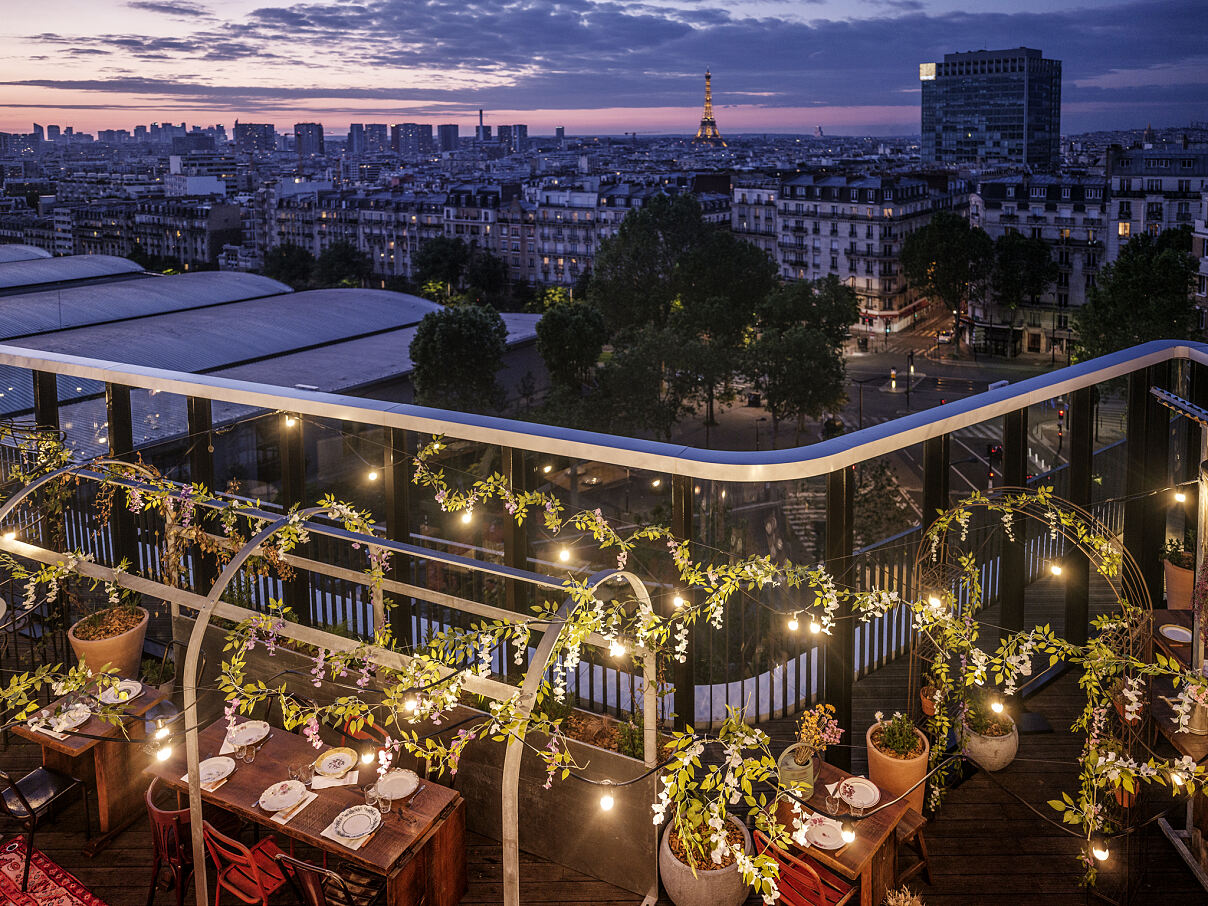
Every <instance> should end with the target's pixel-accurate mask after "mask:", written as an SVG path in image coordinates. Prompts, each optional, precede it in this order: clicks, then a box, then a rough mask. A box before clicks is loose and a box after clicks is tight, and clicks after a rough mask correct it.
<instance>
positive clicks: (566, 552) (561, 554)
mask: <svg viewBox="0 0 1208 906" xmlns="http://www.w3.org/2000/svg"><path fill="white" fill-rule="evenodd" d="M558 559H559V560H561V561H562V562H563V563H565V562H566V561H567V560H569V559H570V549H569V548H566V547H564V548H562V550H560V551H558Z"/></svg>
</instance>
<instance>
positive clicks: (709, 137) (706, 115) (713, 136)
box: [693, 69, 726, 148]
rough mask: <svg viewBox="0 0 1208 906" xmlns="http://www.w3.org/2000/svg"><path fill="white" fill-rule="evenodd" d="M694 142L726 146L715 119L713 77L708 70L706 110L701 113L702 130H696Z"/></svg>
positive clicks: (706, 76)
mask: <svg viewBox="0 0 1208 906" xmlns="http://www.w3.org/2000/svg"><path fill="white" fill-rule="evenodd" d="M693 141H696V142H699V143H700V144H702V145H721V146H722V147H723V148H724V147H725V146H726V143H725V141H723V140H722V137H721V133H720V132H719V131H718V129H717V120H715V119H713V76H712V74H711V73H710V72H709V70H707V69H706V70H705V109H704V112H703V113H701V117H700V128H698V129H697V130H696V138H695V139H693Z"/></svg>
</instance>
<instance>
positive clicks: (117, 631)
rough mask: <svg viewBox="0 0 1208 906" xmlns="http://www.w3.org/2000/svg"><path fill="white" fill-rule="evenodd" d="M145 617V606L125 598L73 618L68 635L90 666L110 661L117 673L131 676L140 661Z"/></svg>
mask: <svg viewBox="0 0 1208 906" xmlns="http://www.w3.org/2000/svg"><path fill="white" fill-rule="evenodd" d="M148 619H149V615H148V613H147V611H146V609H144V608H142V607H139V606H138V605H137V604H135V603H134V599H133V598H126V599H124V600H119V602H117V603H115V604H113V605H112V606H111V607H106V608H105V609H104V610H98V611H96V612H95V613H90V614H89V615H88V616H86V617H84V618H83V619H81V620H78V621H76V622H75V623H74V624H72V626H71V628H70V629H69V630H67V638H68V640H69V641H70V642H71V648H72V650H73V651H74V652H75V654H76V657H77V658H79V659H80V661H81V662H83V663H85V664H87V665H88V668H89V669H90V670H93V671H97V670H100V669H101V668H102V667H104V666H106V665H109V666H110V667H112V668H113V671H114V672H115V673H116V675H117V676H119V677H134V676H136V675H137V674H138V668H139V664H140V663H141V662H142V657H143V640H144V639H145V638H146V637H147V621H148Z"/></svg>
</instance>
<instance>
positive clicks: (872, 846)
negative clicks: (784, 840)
mask: <svg viewBox="0 0 1208 906" xmlns="http://www.w3.org/2000/svg"><path fill="white" fill-rule="evenodd" d="M851 776H852V775H851V774H849V773H847V772H846V771H843V770H841V769H839V768H837V767H835V766H834V765H830V764H826V763H825V762H824V763H823V765H822V772H821V776H819V777H818V778H817V779H816V780H815V781H814V794H813V796H811V797H810V799H809V807H810V808H811V809H813V810H814V811H816V812H818V813H820V814H823V815H826V814H828V813H827V811H826V786H827V784H831V783H835V782H836V781H839V780H846V779H847V778H848V777H851ZM892 798H893V797H892V796H890V795H889V794H888V793H886V792H885V791H884V790H882V791H881V802H887V801H889V800H890V799H892ZM844 807H845V808H846V806H844ZM907 808H909V806H907V804H906V802H905V801H902V802H896V803H894V804H893V805H891V806H888V807H887V808H883V809H881V810H880V811H876V812H873V814H871V815H869V816H868V817H867V818H861V819H859V820H858V821H856V839H855V840H853V841H852V842H851V843H849V844H847V845H846V846H844V847H842V848H841V849H836V850H825V849H821V848H819V847H817V846H811V847H809V848H808V849H806V850H803V852H805V853H806V854H807V855H808V856H809V857H810V858H811V859H814V860H815V861H817V862H818V863H819V864H820V865H823V866H825V867H826V868H829V869H830V870H831V871H834V872H837V873H838V874H840V875H842V876H843V877H845V878H848V879H850V880H852V881H859V882H860V906H876V904H878V903H880V902H881V901H882V900H883V899H884V898H885V894H886V892H887V891H888V890H890V889H891V888H892V887H893V884H894V875H895V868H896V864H897V857H898V844H897V836H896V834H895V833H894V830H895V829H896V828H897V826H898V823H899V822H900V821H901V820H902V818H903V817H904V816H905V814H906V810H907ZM777 817H778V818H779V820H780V821H781V822H782V823H785V824H787V823H788V821H789V819H791V817H792V806H791V805H790V804H789V803H787V802H781V803H780V804H779V806H777Z"/></svg>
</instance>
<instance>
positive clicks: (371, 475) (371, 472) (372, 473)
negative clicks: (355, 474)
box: [365, 469, 378, 481]
mask: <svg viewBox="0 0 1208 906" xmlns="http://www.w3.org/2000/svg"><path fill="white" fill-rule="evenodd" d="M365 477H366V478H368V479H369V480H370V481H377V480H378V473H377V469H370V470H369V474H368V475H366V476H365Z"/></svg>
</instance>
